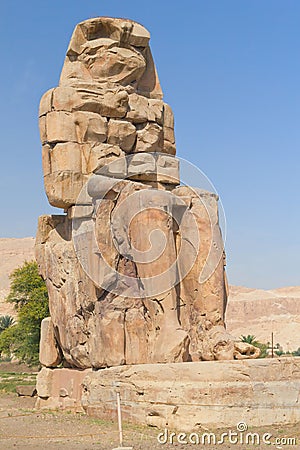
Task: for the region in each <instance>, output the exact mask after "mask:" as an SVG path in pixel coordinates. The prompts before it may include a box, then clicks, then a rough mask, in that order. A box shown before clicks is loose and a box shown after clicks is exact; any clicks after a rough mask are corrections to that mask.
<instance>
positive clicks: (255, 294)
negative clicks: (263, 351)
mask: <svg viewBox="0 0 300 450" xmlns="http://www.w3.org/2000/svg"><path fill="white" fill-rule="evenodd" d="M226 323H227V329H228V331H229V332H231V333H232V334H234V335H235V336H238V337H239V336H241V335H242V334H243V335H248V334H253V335H255V336H256V337H257V339H258V340H259V341H261V342H265V343H266V342H268V341H269V342H271V335H272V332H273V333H274V344H275V345H276V344H277V343H279V344H280V345H281V346H282V347H283V349H284V350H285V351H287V350H289V351H293V350H297V349H298V348H299V347H300V286H294V287H285V288H280V289H273V290H269V291H265V290H262V289H249V288H245V287H239V286H231V287H230V295H229V302H228V307H227V312H226Z"/></svg>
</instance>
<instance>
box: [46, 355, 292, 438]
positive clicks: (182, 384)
mask: <svg viewBox="0 0 300 450" xmlns="http://www.w3.org/2000/svg"><path fill="white" fill-rule="evenodd" d="M46 379H47V380H46ZM45 386H47V389H48V391H47V389H46V388H45ZM71 387H72V389H73V390H72V389H71ZM43 389H44V390H43ZM37 392H38V396H39V399H38V401H37V407H46V408H51V407H54V408H64V409H69V408H83V409H84V410H85V411H86V413H87V414H88V415H90V416H93V417H97V418H101V419H109V420H116V421H117V400H116V393H117V392H120V396H121V408H122V418H123V420H124V421H125V422H126V421H127V422H133V423H138V424H143V425H150V426H156V427H158V428H160V429H165V428H168V429H175V430H179V431H182V432H190V431H197V430H199V429H201V428H202V427H203V428H211V429H215V428H223V427H236V425H237V424H238V423H240V422H243V423H245V424H247V425H248V426H249V427H252V426H262V425H273V424H287V423H297V422H299V421H300V404H299V392H300V358H276V359H256V360H239V361H206V362H199V363H175V364H143V365H142V364H141V365H132V366H119V367H112V368H109V369H102V370H97V371H93V370H92V369H87V370H85V371H79V370H76V369H45V368H44V369H42V371H41V372H40V373H39V375H38V382H37ZM46 394H47V395H48V397H45V395H46Z"/></svg>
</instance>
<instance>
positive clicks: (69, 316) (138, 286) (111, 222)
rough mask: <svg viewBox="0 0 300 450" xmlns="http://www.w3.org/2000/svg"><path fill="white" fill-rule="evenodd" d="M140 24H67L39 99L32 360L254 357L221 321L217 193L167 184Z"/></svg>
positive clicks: (166, 142)
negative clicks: (40, 202) (46, 312)
mask: <svg viewBox="0 0 300 450" xmlns="http://www.w3.org/2000/svg"><path fill="white" fill-rule="evenodd" d="M149 39H150V35H149V33H148V31H147V30H146V29H145V28H144V27H142V26H141V25H139V24H137V23H135V22H132V21H129V20H125V19H110V18H101V17H100V18H96V19H90V20H87V21H85V22H82V23H80V24H79V25H77V27H76V28H75V31H74V33H73V36H72V38H71V42H70V45H69V48H68V51H67V55H66V59H65V63H64V67H63V70H62V74H61V78H60V83H59V86H58V87H56V88H54V89H51V90H49V91H48V92H46V93H45V95H44V96H43V98H42V100H41V104H40V130H41V140H42V144H43V149H42V160H43V170H44V177H45V178H44V179H45V190H46V193H47V196H48V199H49V202H50V203H51V205H53V206H56V207H59V208H64V209H65V213H66V214H65V215H53V216H42V217H41V218H40V220H39V224H38V232H37V238H36V258H37V261H38V264H39V269H40V273H41V275H42V276H43V278H44V279H45V280H46V283H47V287H48V292H49V303H50V305H49V307H50V314H51V318H50V319H47V320H46V321H44V323H43V326H42V338H41V350H40V354H41V363H42V364H43V366H45V367H48V368H50V367H55V366H56V365H58V364H59V363H61V362H62V363H63V365H64V366H65V367H70V368H78V369H86V368H91V367H92V368H94V369H100V368H106V367H111V366H120V365H125V364H127V365H128V364H141V363H143V364H146V363H173V362H186V361H201V360H220V359H233V358H235V359H240V358H255V357H257V356H258V355H257V352H258V351H257V349H255V348H254V347H252V346H249V345H247V344H244V345H242V344H240V343H237V342H236V341H235V339H234V338H233V337H232V336H230V335H229V334H228V333H227V332H226V330H225V324H224V314H225V308H226V301H227V291H226V276H225V272H224V264H225V263H224V251H223V241H222V236H221V231H220V227H219V222H218V203H217V202H218V199H217V196H216V195H215V194H211V193H209V192H206V191H202V190H197V189H192V188H189V187H184V186H179V184H180V177H179V160H178V159H177V158H175V156H174V155H175V151H176V148H175V136H174V116H173V112H172V110H171V108H170V106H168V105H167V104H165V103H164V102H163V99H162V91H161V88H160V84H159V81H158V76H157V73H156V70H155V66H154V62H153V59H152V55H151V51H150V47H149Z"/></svg>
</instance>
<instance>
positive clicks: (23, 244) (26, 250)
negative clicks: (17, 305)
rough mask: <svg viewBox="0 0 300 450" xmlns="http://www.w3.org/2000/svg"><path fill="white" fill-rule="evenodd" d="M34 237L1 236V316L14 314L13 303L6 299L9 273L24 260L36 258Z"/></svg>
mask: <svg viewBox="0 0 300 450" xmlns="http://www.w3.org/2000/svg"><path fill="white" fill-rule="evenodd" d="M33 247H34V238H32V237H29V238H22V239H6V238H0V316H3V315H6V314H9V315H12V316H14V315H15V311H14V309H13V307H12V305H10V304H8V303H6V302H5V301H4V300H5V298H6V296H7V294H8V292H9V274H10V273H11V272H12V271H13V270H14V269H16V268H17V267H19V266H21V265H22V264H23V263H24V261H32V260H33V259H34V250H33Z"/></svg>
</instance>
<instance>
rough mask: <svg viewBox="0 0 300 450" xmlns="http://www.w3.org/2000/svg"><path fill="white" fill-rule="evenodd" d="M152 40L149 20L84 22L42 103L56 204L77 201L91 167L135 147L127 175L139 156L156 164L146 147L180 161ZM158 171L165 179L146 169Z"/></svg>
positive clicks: (48, 178)
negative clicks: (146, 24)
mask: <svg viewBox="0 0 300 450" xmlns="http://www.w3.org/2000/svg"><path fill="white" fill-rule="evenodd" d="M149 40H150V34H149V32H148V31H147V30H146V29H145V28H144V27H143V26H142V25H140V24H138V23H136V22H132V21H129V20H125V19H112V18H107V17H99V18H96V19H90V20H87V21H85V22H82V23H80V24H78V25H77V26H76V28H75V30H74V33H73V35H72V38H71V42H70V45H69V48H68V50H67V55H66V58H65V62H64V66H63V69H62V73H61V77H60V82H59V86H58V87H57V88H53V89H50V90H49V91H48V92H46V93H45V94H44V96H43V97H42V100H41V103H40V112H39V116H40V133H41V140H42V143H43V170H44V180H45V190H46V194H47V196H48V199H49V202H50V203H51V205H53V206H56V207H59V208H64V209H67V208H69V207H70V206H72V205H74V204H75V203H76V200H77V197H78V195H79V193H80V191H81V189H82V187H83V186H84V185H85V183H86V182H87V180H88V178H89V176H90V175H91V174H93V173H97V171H99V169H101V168H102V167H103V166H105V165H106V164H108V163H111V162H112V161H114V160H116V159H118V158H119V159H121V158H124V156H126V155H128V154H131V153H132V154H134V155H135V156H134V158H135V159H134V160H133V161H132V164H131V167H127V163H126V162H125V163H124V170H123V172H122V173H121V174H120V176H121V177H122V178H129V179H130V178H132V177H135V178H136V173H135V171H136V169H135V168H136V165H137V163H138V164H141V165H143V164H144V168H146V169H147V170H148V171H149V167H150V166H149V159H151V156H150V155H145V153H153V152H159V153H165V154H166V157H165V160H164V167H168V166H170V167H171V166H172V167H173V166H174V162H175V161H174V158H173V156H174V155H175V152H176V149H175V137H174V118H173V113H172V110H171V108H170V107H169V106H168V105H167V104H165V103H164V102H163V101H162V91H161V88H160V84H159V80H158V77H157V73H156V70H155V65H154V62H153V58H152V55H151V50H150V47H149ZM151 161H152V159H151ZM151 164H152V162H150V165H151ZM155 164H156V163H155ZM175 164H176V163H175ZM154 169H156V166H155V168H154ZM147 170H146V172H147ZM154 171H155V170H154ZM142 172H143V171H142ZM177 172H178V169H177ZM177 175H178V173H177ZM150 178H151V181H153V179H154V180H155V181H160V179H159V177H157V176H156V177H153V170H152V174H151V177H149V176H148V174H146V173H145V175H144V176H142V177H141V176H139V180H141V181H149V180H150ZM177 179H178V176H177V177H175V181H174V182H173V184H176V183H177V181H176V180H177ZM170 183H171V184H172V181H171V182H170Z"/></svg>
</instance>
